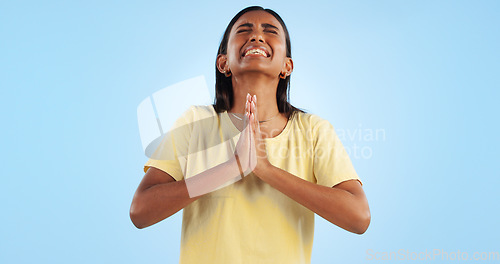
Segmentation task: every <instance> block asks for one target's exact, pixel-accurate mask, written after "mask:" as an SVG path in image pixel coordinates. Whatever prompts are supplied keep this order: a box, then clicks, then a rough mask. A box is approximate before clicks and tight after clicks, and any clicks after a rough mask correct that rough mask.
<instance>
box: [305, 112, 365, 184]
mask: <svg viewBox="0 0 500 264" xmlns="http://www.w3.org/2000/svg"><path fill="white" fill-rule="evenodd" d="M311 122H312V125H313V127H312V134H313V140H314V165H313V173H314V177H315V178H316V181H317V183H318V184H320V185H324V186H328V187H333V186H335V185H337V184H339V183H341V182H343V181H347V180H353V179H354V180H358V181H359V182H360V184H361V185H363V183H362V182H361V180H360V178H359V176H358V174H357V173H356V170H354V167H353V166H352V162H351V159H350V158H349V155H348V154H347V152H346V150H345V148H344V145H343V144H342V142H341V141H340V139H339V137H338V136H337V133H336V132H335V129H334V128H333V126H332V124H330V122H328V121H327V120H325V119H321V118H319V117H317V116H313V117H312V120H311Z"/></svg>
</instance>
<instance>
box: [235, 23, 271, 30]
mask: <svg viewBox="0 0 500 264" xmlns="http://www.w3.org/2000/svg"><path fill="white" fill-rule="evenodd" d="M240 27H250V28H251V27H253V24H252V23H244V24H241V25H239V26H238V27H237V28H236V29H238V28H240ZM262 27H263V28H274V29H276V30H279V28H278V27H277V26H275V25H272V24H269V23H263V24H262Z"/></svg>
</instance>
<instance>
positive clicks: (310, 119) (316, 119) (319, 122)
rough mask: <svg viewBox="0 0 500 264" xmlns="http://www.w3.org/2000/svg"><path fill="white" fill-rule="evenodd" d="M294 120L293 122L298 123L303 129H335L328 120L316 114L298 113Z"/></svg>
mask: <svg viewBox="0 0 500 264" xmlns="http://www.w3.org/2000/svg"><path fill="white" fill-rule="evenodd" d="M292 118H293V121H294V122H296V123H298V124H299V126H300V127H302V128H309V129H311V130H318V129H324V128H331V129H333V125H332V124H331V123H330V122H329V121H328V120H326V119H324V118H322V117H320V116H319V115H316V114H312V113H304V112H296V113H295V114H294V115H293V117H292Z"/></svg>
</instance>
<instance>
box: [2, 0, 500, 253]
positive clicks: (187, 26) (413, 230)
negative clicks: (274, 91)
mask: <svg viewBox="0 0 500 264" xmlns="http://www.w3.org/2000/svg"><path fill="white" fill-rule="evenodd" d="M254 4H258V5H262V6H264V7H269V8H272V9H274V10H275V11H277V12H278V13H279V14H280V15H281V16H282V17H283V19H284V20H285V22H286V24H287V26H288V28H289V31H290V34H291V40H292V55H293V59H294V64H295V71H294V73H293V74H292V86H291V100H292V103H293V104H294V105H296V106H298V107H301V108H305V109H307V110H308V111H309V112H312V113H315V114H318V115H320V116H322V117H324V118H326V119H328V120H329V121H330V122H331V123H332V124H333V125H334V126H335V128H336V129H343V130H344V131H350V132H352V133H354V131H366V132H369V131H375V130H376V129H382V130H383V131H384V135H385V136H384V137H383V138H381V137H380V138H378V139H376V140H364V139H359V138H351V137H346V138H342V141H343V143H344V145H345V147H346V148H354V146H355V145H356V146H361V147H364V148H365V149H369V150H370V151H371V152H370V153H371V155H369V157H368V156H367V155H365V156H363V155H361V156H357V157H353V153H351V159H352V162H353V164H354V167H355V168H356V170H357V172H358V174H359V176H360V177H361V179H362V180H363V183H364V190H365V192H366V194H367V197H368V200H369V203H370V208H371V212H372V221H371V226H370V227H369V229H368V231H367V232H366V233H365V234H363V235H361V236H359V235H356V234H352V233H348V232H347V231H345V230H343V229H340V228H339V227H336V226H334V225H332V224H330V223H328V222H327V221H325V220H323V219H322V218H321V217H317V218H316V232H315V240H314V248H313V257H312V263H364V262H369V263H392V262H391V261H382V260H379V261H375V260H371V261H370V260H369V258H370V254H368V252H372V254H374V253H375V252H391V251H392V252H394V251H398V250H400V249H402V250H407V251H409V252H417V253H418V252H425V251H426V250H427V251H432V250H435V249H439V250H444V251H447V252H449V253H451V252H457V251H461V252H468V256H469V257H472V256H473V255H472V254H473V253H474V252H476V251H477V252H490V251H494V252H499V251H500V243H499V242H498V241H499V240H498V237H499V234H500V232H499V228H498V223H499V222H500V206H499V203H498V201H499V200H500V199H499V194H498V185H499V183H500V180H499V165H498V164H499V162H498V157H499V155H498V154H497V152H498V149H499V147H500V144H499V140H498V135H497V133H498V113H499V109H498V102H497V101H498V98H499V93H498V90H499V88H500V87H499V76H500V72H499V71H500V70H499V69H500V67H499V66H500V65H499V60H500V56H499V54H500V52H499V48H498V43H500V37H499V32H500V31H499V30H498V29H499V28H500V23H499V22H500V19H499V15H498V14H499V11H500V2H498V1H484V0H483V1H459V0H456V1H444V0H441V1H323V2H321V1H300V2H294V1H292V2H285V1H283V2H279V1H261V2H250V1H207V2H206V3H205V2H189V1H186V2H185V3H175V2H174V1H170V2H168V1H136V2H132V1H106V2H101V1H79V2H77V1H2V2H0V87H1V89H0V95H1V97H0V98H1V100H2V103H1V112H0V113H1V114H0V115H1V122H2V124H3V125H2V129H1V132H0V133H1V137H0V138H1V141H2V149H3V151H2V152H3V153H2V158H1V160H2V178H1V186H2V188H1V189H2V191H1V192H0V201H1V202H2V210H1V211H2V213H1V215H2V217H1V218H2V219H1V220H0V221H1V225H0V232H1V234H0V237H1V239H0V262H1V263H148V262H151V263H176V262H177V261H178V256H179V244H180V227H181V214H180V213H178V214H176V215H174V216H173V217H171V218H168V219H166V220H165V221H163V222H161V223H159V224H156V225H154V226H151V227H148V228H146V229H143V230H138V229H136V228H135V227H134V226H133V225H132V223H131V221H130V219H129V215H128V212H129V207H130V202H131V200H132V196H133V194H134V192H135V189H136V188H137V185H138V184H139V182H140V180H141V179H142V176H143V171H142V168H143V164H144V163H145V161H146V160H147V158H146V157H145V156H144V154H143V152H142V147H141V142H140V137H139V132H138V127H137V117H136V107H137V106H138V104H139V103H140V102H141V101H142V100H143V99H144V98H146V97H147V96H150V95H151V94H152V93H154V92H155V91H158V90H160V89H162V88H164V87H166V86H168V85H171V84H174V83H176V82H179V81H183V80H185V79H189V78H192V77H195V76H198V75H204V76H205V77H206V79H207V83H208V86H209V87H210V88H211V87H213V86H214V70H215V69H214V62H215V56H216V51H217V47H218V44H219V41H220V39H221V37H222V33H223V31H224V29H225V27H226V26H227V24H228V22H229V20H230V19H231V18H232V17H233V16H234V15H235V14H236V13H237V12H238V11H239V10H241V9H242V8H244V7H246V6H249V5H254ZM210 92H211V93H212V94H213V91H212V90H211V91H210ZM186 100H188V98H186ZM356 129H358V130H356ZM366 153H368V152H366ZM366 153H365V154H366ZM372 257H373V256H372ZM381 257H382V255H381V253H380V254H379V255H377V258H381ZM407 261H409V260H407ZM395 262H397V263H399V262H406V261H403V260H399V261H395ZM410 262H415V261H410ZM434 262H435V263H439V262H441V256H438V257H436V260H435V261H434ZM462 262H463V261H462ZM485 262H487V261H485Z"/></svg>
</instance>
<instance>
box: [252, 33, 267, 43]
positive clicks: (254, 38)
mask: <svg viewBox="0 0 500 264" xmlns="http://www.w3.org/2000/svg"><path fill="white" fill-rule="evenodd" d="M256 41H258V42H261V43H264V38H263V37H262V35H261V34H253V35H252V38H250V42H256Z"/></svg>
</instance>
